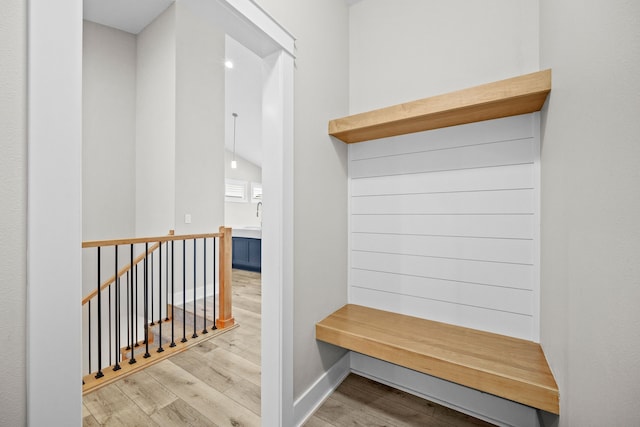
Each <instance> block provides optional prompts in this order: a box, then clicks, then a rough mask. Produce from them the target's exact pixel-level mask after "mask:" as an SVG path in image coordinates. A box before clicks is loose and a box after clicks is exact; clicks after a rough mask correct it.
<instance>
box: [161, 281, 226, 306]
mask: <svg viewBox="0 0 640 427" xmlns="http://www.w3.org/2000/svg"><path fill="white" fill-rule="evenodd" d="M212 288H213V284H211V283H207V298H208V297H210V296H211V289H212ZM217 295H218V286H217V283H216V296H217ZM203 296H204V287H203V286H198V287H196V299H201V298H202V297H203ZM173 301H174V302H175V305H176V307H180V306H182V291H175V292H174V293H173ZM185 302H193V288H191V289H187V293H186V295H185ZM168 303H171V301H168Z"/></svg>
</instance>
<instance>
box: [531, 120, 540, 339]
mask: <svg viewBox="0 0 640 427" xmlns="http://www.w3.org/2000/svg"><path fill="white" fill-rule="evenodd" d="M532 116H533V119H532V120H531V122H532V126H533V149H534V161H533V182H534V189H533V198H534V200H533V206H534V214H533V224H534V226H533V244H534V248H533V265H534V266H535V268H534V269H533V307H532V308H533V331H532V332H531V340H532V341H535V342H537V343H539V342H540V285H541V284H540V269H541V264H540V262H541V259H540V258H541V253H540V227H541V224H542V222H541V221H540V218H541V212H542V210H541V208H542V204H541V201H540V200H541V198H540V193H541V191H542V178H541V172H540V167H541V165H540V148H541V146H540V113H539V112H536V113H533V115H532Z"/></svg>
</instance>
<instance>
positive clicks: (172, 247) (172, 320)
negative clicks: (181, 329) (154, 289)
mask: <svg viewBox="0 0 640 427" xmlns="http://www.w3.org/2000/svg"><path fill="white" fill-rule="evenodd" d="M173 242H174V241H173V240H172V241H171V344H169V347H175V346H176V342H175V340H174V338H173V337H174V323H175V316H174V315H173V306H174V301H173V291H174V281H175V280H174V279H175V269H174V267H175V262H174V257H175V254H176V252H175V247H174V245H173Z"/></svg>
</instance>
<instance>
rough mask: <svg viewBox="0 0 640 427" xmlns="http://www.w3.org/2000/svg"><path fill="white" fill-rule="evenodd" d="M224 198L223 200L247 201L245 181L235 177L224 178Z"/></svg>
mask: <svg viewBox="0 0 640 427" xmlns="http://www.w3.org/2000/svg"><path fill="white" fill-rule="evenodd" d="M224 200H225V202H240V203H246V202H247V181H239V180H237V179H225V180H224Z"/></svg>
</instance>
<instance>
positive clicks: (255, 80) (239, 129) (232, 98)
mask: <svg viewBox="0 0 640 427" xmlns="http://www.w3.org/2000/svg"><path fill="white" fill-rule="evenodd" d="M225 58H226V59H228V60H230V61H232V62H233V64H234V66H233V68H231V69H229V68H225V79H224V82H225V90H224V103H225V116H224V117H225V146H226V147H227V150H233V115H232V113H236V114H238V117H237V119H236V149H237V150H236V152H239V153H240V154H241V155H242V156H243V157H244V158H245V159H247V160H249V161H250V162H252V163H254V164H256V165H258V166H262V89H263V88H262V85H263V82H262V80H263V78H262V73H263V71H262V67H263V66H262V58H260V57H259V56H258V55H256V54H255V53H253V52H252V51H251V50H249V49H248V48H246V47H245V46H243V45H242V44H240V43H239V42H238V41H236V40H235V39H233V38H231V37H230V36H228V35H227V36H226V37H225Z"/></svg>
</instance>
